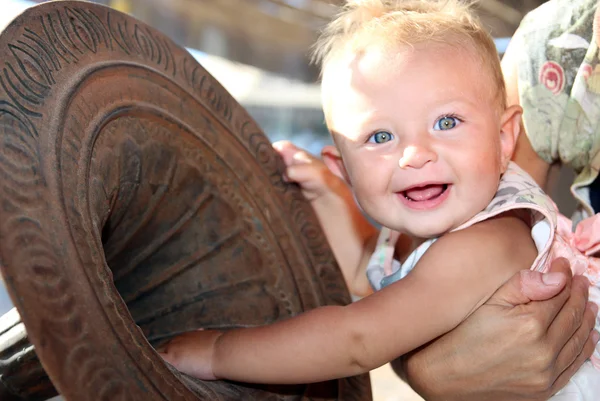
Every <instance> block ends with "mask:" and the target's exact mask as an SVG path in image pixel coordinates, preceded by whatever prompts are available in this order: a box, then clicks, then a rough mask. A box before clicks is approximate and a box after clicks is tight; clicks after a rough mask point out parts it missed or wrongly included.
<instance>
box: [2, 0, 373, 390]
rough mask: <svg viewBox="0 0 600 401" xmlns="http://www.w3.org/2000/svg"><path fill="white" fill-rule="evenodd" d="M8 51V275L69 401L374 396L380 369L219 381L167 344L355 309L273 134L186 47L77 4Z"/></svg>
mask: <svg viewBox="0 0 600 401" xmlns="http://www.w3.org/2000/svg"><path fill="white" fill-rule="evenodd" d="M0 49H1V50H0V51H1V52H2V58H1V59H0V60H1V61H0V265H1V268H2V272H3V275H4V278H5V281H6V284H7V286H8V288H9V292H10V294H11V297H12V299H13V301H14V303H15V305H16V306H17V308H18V310H19V312H20V314H21V317H22V320H23V322H24V323H25V326H26V327H27V333H28V336H29V340H30V341H31V343H32V344H33V345H34V346H35V350H36V354H37V355H38V356H39V358H40V360H41V363H42V365H43V367H44V369H45V371H46V372H47V373H48V375H49V376H50V378H51V380H52V382H53V383H54V385H55V386H56V388H57V389H58V391H60V392H61V393H62V394H63V396H64V397H65V398H66V399H67V400H77V401H87V400H90V401H92V400H94V401H98V400H111V401H121V400H122V401H125V400H128V401H134V400H170V401H175V400H196V399H204V400H241V399H244V400H245V399H260V400H312V399H315V400H316V399H319V400H326V399H339V400H345V401H346V400H348V401H352V400H368V399H370V387H369V382H368V377H367V376H361V377H356V378H350V379H346V380H339V381H335V382H329V383H321V384H315V385H308V386H287V387H273V386H262V387H259V386H247V385H237V384H233V383H226V382H210V383H207V382H201V381H197V380H193V379H191V378H188V377H183V376H181V375H180V374H179V373H178V372H173V371H171V369H170V367H169V366H167V365H166V364H164V363H163V362H162V360H161V359H160V358H159V357H158V355H157V354H156V353H155V352H154V351H153V348H152V347H151V345H150V343H149V341H150V342H152V343H159V342H160V341H162V340H164V339H166V338H169V337H170V336H172V335H174V334H177V333H179V332H182V331H185V330H190V329H194V328H197V327H236V326H247V325H257V324H263V323H269V322H273V321H275V320H277V319H281V318H285V317H289V316H292V315H295V314H297V313H300V312H302V311H305V310H308V309H311V308H314V307H317V306H319V305H325V304H344V303H347V302H349V301H350V300H349V297H348V294H347V291H346V289H345V286H344V283H343V280H342V277H341V274H340V272H339V271H338V269H337V266H336V264H335V262H334V260H333V257H332V254H331V252H330V250H329V248H328V246H327V243H326V241H325V238H324V236H323V234H322V232H321V230H320V228H319V226H318V222H317V220H316V218H315V216H314V214H313V212H312V210H311V208H310V205H309V204H308V203H307V202H306V201H305V200H304V198H303V197H302V195H301V193H300V192H299V191H298V189H297V188H296V187H294V186H292V185H288V184H285V183H284V182H283V181H282V179H281V172H282V171H283V165H282V162H281V160H280V159H279V158H278V157H277V155H276V154H275V153H274V152H273V150H272V148H271V145H270V143H269V141H268V140H267V138H266V137H265V136H264V135H263V133H262V132H261V130H260V128H259V127H258V126H257V125H256V124H255V123H254V122H253V120H252V119H251V118H250V117H249V116H248V114H247V113H246V112H245V111H244V110H243V109H242V108H241V107H240V106H239V105H237V103H236V102H235V101H234V100H233V99H232V98H231V96H230V95H229V94H228V93H227V92H226V91H225V90H224V89H223V87H222V86H220V85H219V84H218V83H217V82H216V81H215V80H214V79H213V78H212V77H211V76H210V75H209V74H208V73H207V72H206V71H205V70H204V69H203V68H202V67H201V66H200V65H199V64H198V63H197V62H196V61H195V60H194V59H193V58H192V57H191V56H190V55H189V54H188V53H187V52H186V51H185V50H183V49H181V48H180V47H178V46H177V45H175V44H174V43H173V42H171V41H170V40H169V39H168V38H166V37H164V36H163V35H161V34H160V33H158V32H156V31H154V30H153V29H151V28H149V27H147V26H145V25H144V24H142V23H140V22H138V21H136V20H134V19H133V18H131V17H128V16H126V15H124V14H121V13H118V12H116V11H113V10H110V9H108V8H105V7H102V6H99V5H94V4H89V3H82V2H76V1H65V2H51V3H45V4H42V5H39V6H36V7H33V8H31V9H29V10H28V11H26V12H25V13H24V14H23V15H22V16H20V17H18V18H17V19H16V20H15V21H14V22H13V23H12V24H11V25H9V26H8V27H7V28H6V29H5V31H4V32H3V33H2V34H1V35H0ZM136 324H137V325H136ZM138 326H139V327H138ZM25 399H27V398H25ZM32 399H33V398H32Z"/></svg>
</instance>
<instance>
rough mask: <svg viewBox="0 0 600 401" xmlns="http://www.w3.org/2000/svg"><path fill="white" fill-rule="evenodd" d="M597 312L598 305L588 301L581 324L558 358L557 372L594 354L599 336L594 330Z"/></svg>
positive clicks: (559, 372)
mask: <svg viewBox="0 0 600 401" xmlns="http://www.w3.org/2000/svg"><path fill="white" fill-rule="evenodd" d="M597 313H598V307H597V306H596V305H594V304H592V303H588V304H587V306H586V308H585V312H584V315H583V320H582V323H581V325H580V326H579V328H578V329H577V330H576V331H575V333H574V334H573V335H572V336H571V337H570V338H569V339H568V341H567V343H566V344H565V346H564V347H562V349H561V350H560V353H559V354H558V357H557V358H556V363H555V370H556V373H557V374H561V373H562V372H564V371H566V370H567V369H569V368H570V367H571V366H572V365H573V364H574V363H577V362H578V360H580V359H581V360H582V361H585V360H586V359H588V358H589V357H590V356H591V355H592V352H593V351H594V346H595V344H596V342H597V336H598V334H597V333H595V332H592V330H593V329H594V325H595V322H596V315H597ZM590 344H591V345H590ZM581 363H583V362H581Z"/></svg>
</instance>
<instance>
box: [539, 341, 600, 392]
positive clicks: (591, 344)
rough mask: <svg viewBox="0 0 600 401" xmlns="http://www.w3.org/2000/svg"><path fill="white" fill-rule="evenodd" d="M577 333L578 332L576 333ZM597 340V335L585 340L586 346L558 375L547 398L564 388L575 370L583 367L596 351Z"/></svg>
mask: <svg viewBox="0 0 600 401" xmlns="http://www.w3.org/2000/svg"><path fill="white" fill-rule="evenodd" d="M577 334H578V333H576V335H577ZM588 334H589V333H588ZM574 337H575V336H574ZM597 342H598V341H597V337H596V338H594V337H593V336H589V337H588V338H587V340H586V341H584V342H583V344H584V346H583V348H582V349H581V352H580V353H579V354H578V355H577V356H576V358H575V360H574V361H573V363H571V364H570V365H568V367H567V368H566V369H565V370H563V371H562V373H560V374H559V375H558V377H557V379H556V380H555V381H554V383H553V384H552V386H551V387H550V390H549V392H548V394H547V397H546V398H548V397H550V396H551V395H552V394H555V393H556V392H557V391H558V390H560V389H561V388H563V387H564V386H565V385H566V384H567V383H568V382H569V380H570V379H571V377H572V376H573V375H574V374H575V372H577V371H578V370H579V368H581V366H582V365H583V364H584V362H585V361H586V360H588V359H589V358H590V356H591V355H592V353H593V352H594V349H595V347H596V343H597ZM557 365H558V362H557Z"/></svg>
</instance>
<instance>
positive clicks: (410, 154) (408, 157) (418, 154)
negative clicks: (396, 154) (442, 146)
mask: <svg viewBox="0 0 600 401" xmlns="http://www.w3.org/2000/svg"><path fill="white" fill-rule="evenodd" d="M436 160H437V154H436V153H435V152H434V151H433V150H431V149H429V148H427V147H425V146H416V145H411V146H407V147H406V148H405V149H404V153H403V154H402V157H401V158H400V160H399V161H398V165H399V166H400V168H422V167H423V166H424V165H426V164H427V163H429V162H435V161H436Z"/></svg>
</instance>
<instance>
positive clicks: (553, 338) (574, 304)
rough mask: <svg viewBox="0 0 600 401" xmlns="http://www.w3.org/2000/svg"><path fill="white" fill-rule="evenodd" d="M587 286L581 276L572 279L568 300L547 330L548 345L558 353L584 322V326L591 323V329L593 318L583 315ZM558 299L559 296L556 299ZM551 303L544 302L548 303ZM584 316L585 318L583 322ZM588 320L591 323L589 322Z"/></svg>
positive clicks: (585, 305) (585, 306)
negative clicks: (553, 347)
mask: <svg viewBox="0 0 600 401" xmlns="http://www.w3.org/2000/svg"><path fill="white" fill-rule="evenodd" d="M589 286H590V284H589V281H588V279H587V278H585V277H583V276H576V277H573V280H572V283H571V289H570V291H568V295H569V298H568V300H567V301H566V302H565V303H564V306H563V307H562V308H561V309H560V311H559V312H558V313H557V314H556V317H555V318H554V320H553V321H552V322H551V324H550V326H549V328H548V336H547V339H548V342H549V344H553V345H554V346H555V347H556V348H555V350H557V351H559V350H561V349H563V348H564V346H565V345H566V344H567V342H568V341H569V340H570V339H571V338H572V337H573V334H574V333H575V332H576V331H577V330H579V329H580V327H581V325H582V324H583V323H584V322H585V323H586V324H590V323H591V327H593V324H594V322H593V320H594V319H593V316H591V315H590V314H589V313H588V314H587V315H585V313H586V310H588V308H587V299H588V293H589ZM564 292H567V291H564ZM561 295H562V294H561ZM559 297H560V295H559V296H557V297H556V298H559ZM551 301H552V300H551ZM551 301H545V302H548V303H550V302H551ZM554 306H555V307H556V305H554ZM584 316H586V319H585V320H584ZM590 318H591V320H592V321H590ZM591 327H590V328H589V329H588V333H589V330H591ZM586 337H587V336H586ZM581 344H583V342H581Z"/></svg>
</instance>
